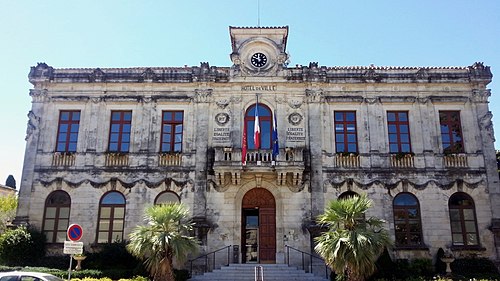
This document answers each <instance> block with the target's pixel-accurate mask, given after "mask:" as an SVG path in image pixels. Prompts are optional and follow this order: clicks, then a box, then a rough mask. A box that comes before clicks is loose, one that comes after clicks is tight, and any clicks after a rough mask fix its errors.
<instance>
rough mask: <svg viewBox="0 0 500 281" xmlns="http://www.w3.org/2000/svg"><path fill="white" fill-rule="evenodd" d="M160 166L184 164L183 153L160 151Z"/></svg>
mask: <svg viewBox="0 0 500 281" xmlns="http://www.w3.org/2000/svg"><path fill="white" fill-rule="evenodd" d="M158 166H182V154H181V153H173V154H170V153H160V154H159V155H158Z"/></svg>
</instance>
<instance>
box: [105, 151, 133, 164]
mask: <svg viewBox="0 0 500 281" xmlns="http://www.w3.org/2000/svg"><path fill="white" fill-rule="evenodd" d="M128 164H129V155H128V153H106V159H105V162H104V165H105V166H108V167H112V166H128Z"/></svg>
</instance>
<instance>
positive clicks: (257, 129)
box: [253, 94, 262, 165]
mask: <svg viewBox="0 0 500 281" xmlns="http://www.w3.org/2000/svg"><path fill="white" fill-rule="evenodd" d="M255 98H256V103H255V112H254V113H255V115H254V118H255V119H254V126H253V144H254V146H255V147H254V148H255V149H256V150H257V165H260V164H261V163H262V162H261V160H260V120H259V94H255Z"/></svg>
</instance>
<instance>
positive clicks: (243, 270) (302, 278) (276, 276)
mask: <svg viewBox="0 0 500 281" xmlns="http://www.w3.org/2000/svg"><path fill="white" fill-rule="evenodd" d="M256 266H262V268H263V271H264V278H263V279H258V280H259V281H328V279H325V278H324V277H318V276H315V275H313V274H312V273H306V272H304V270H299V269H297V268H295V267H289V266H288V265H286V264H230V265H229V266H223V267H222V268H220V269H216V270H214V271H212V272H207V273H205V274H204V275H197V276H193V277H192V278H191V279H188V281H201V280H210V281H255V267H256Z"/></svg>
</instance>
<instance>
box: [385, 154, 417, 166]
mask: <svg viewBox="0 0 500 281" xmlns="http://www.w3.org/2000/svg"><path fill="white" fill-rule="evenodd" d="M390 159H391V167H393V168H413V167H415V155H414V154H413V153H397V154H391V155H390Z"/></svg>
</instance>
